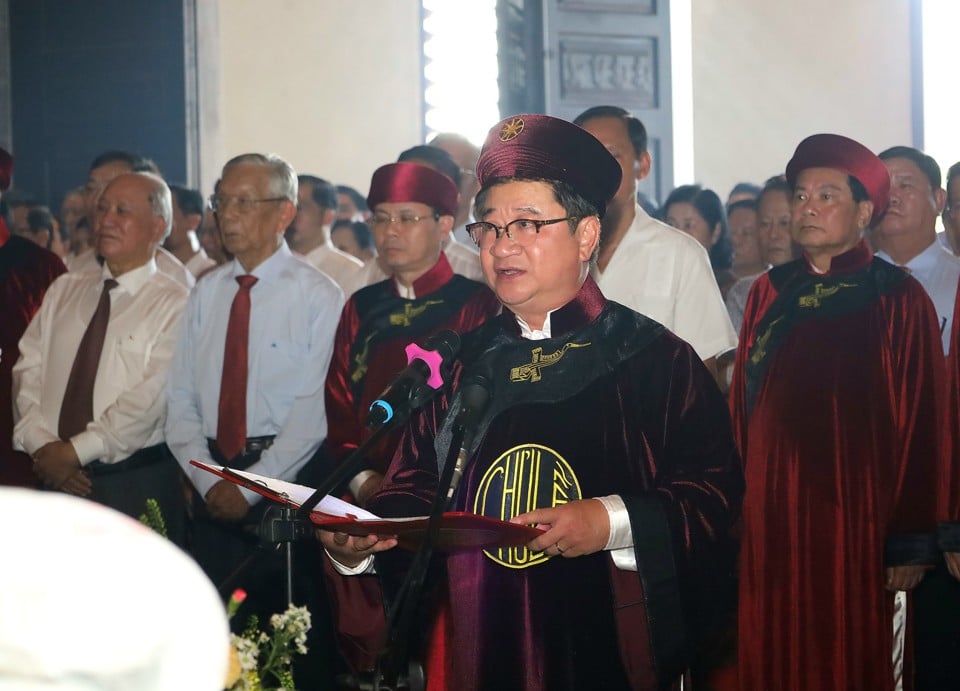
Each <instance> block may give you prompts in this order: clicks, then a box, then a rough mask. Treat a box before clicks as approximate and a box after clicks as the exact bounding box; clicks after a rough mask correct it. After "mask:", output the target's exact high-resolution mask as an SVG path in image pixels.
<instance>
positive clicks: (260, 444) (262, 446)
mask: <svg viewBox="0 0 960 691" xmlns="http://www.w3.org/2000/svg"><path fill="white" fill-rule="evenodd" d="M271 446H273V439H269V438H266V439H248V440H247V443H246V452H247V453H257V452H258V451H266V450H267V449H269V448H270V447H271Z"/></svg>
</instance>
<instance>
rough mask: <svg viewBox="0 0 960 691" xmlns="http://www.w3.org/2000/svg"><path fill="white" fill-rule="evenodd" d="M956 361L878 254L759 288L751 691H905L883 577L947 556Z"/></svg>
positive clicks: (744, 407) (798, 266) (747, 634)
mask: <svg viewBox="0 0 960 691" xmlns="http://www.w3.org/2000/svg"><path fill="white" fill-rule="evenodd" d="M943 361H944V358H943V349H942V347H941V344H940V336H939V330H938V324H937V318H936V315H935V313H934V309H933V306H932V304H931V302H930V300H929V298H928V297H927V295H926V293H925V292H924V290H923V288H922V286H921V285H920V284H919V283H918V282H917V281H916V280H914V279H913V278H911V277H909V276H907V275H906V274H905V273H904V272H902V271H901V270H900V269H897V268H895V267H892V266H890V265H889V264H887V263H886V262H882V261H880V260H877V259H873V257H872V255H871V253H870V250H869V249H868V248H867V247H866V245H865V244H864V243H860V244H859V245H858V246H857V247H855V248H854V249H852V250H850V251H848V252H846V253H844V254H842V255H839V256H837V257H834V258H833V262H832V265H831V269H830V271H829V273H827V274H825V275H818V274H816V273H814V272H813V271H812V270H811V269H810V267H809V264H808V263H807V261H806V260H805V259H801V260H798V261H796V262H791V263H789V264H786V265H784V266H781V267H777V268H775V269H773V270H771V271H770V272H769V273H768V274H766V275H764V276H761V277H760V278H759V279H758V280H757V282H756V283H755V284H754V286H753V288H752V290H751V292H750V297H749V298H748V301H747V306H746V311H745V315H744V323H743V329H742V331H741V341H740V346H739V349H738V353H737V369H736V374H735V377H734V382H733V388H732V390H731V399H732V406H733V418H734V426H735V430H736V432H737V435H738V441H739V443H740V450H741V453H742V456H743V458H744V463H745V476H746V482H747V492H746V496H745V498H744V504H743V537H742V545H741V556H740V603H739V619H740V621H739V663H738V672H739V682H740V688H743V689H777V690H778V691H781V690H783V691H789V690H791V689H796V690H797V691H801V690H802V691H815V690H817V689H824V690H826V689H870V690H871V691H883V690H885V689H893V669H892V664H891V655H892V638H893V634H892V614H893V593H889V592H887V591H886V590H885V589H884V587H883V583H884V578H885V574H884V568H885V567H886V566H895V565H902V564H927V563H932V562H933V561H934V560H935V559H936V550H935V545H932V544H931V540H930V534H931V533H932V531H933V530H934V528H935V523H936V520H937V518H938V517H939V514H940V513H941V511H942V508H940V502H939V501H938V483H939V482H940V477H941V475H940V472H941V470H942V458H941V437H942V429H941V426H940V425H941V421H942V416H941V414H940V412H941V408H940V403H941V401H942V382H943V379H944V370H943ZM904 681H905V682H906V688H909V687H910V680H909V679H905V680H904Z"/></svg>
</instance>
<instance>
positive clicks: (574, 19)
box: [543, 0, 673, 201]
mask: <svg viewBox="0 0 960 691" xmlns="http://www.w3.org/2000/svg"><path fill="white" fill-rule="evenodd" d="M669 4H670V3H669V1H668V0H544V2H543V29H544V31H543V38H544V40H543V45H544V48H545V50H544V68H543V74H544V95H545V98H544V111H545V112H546V113H548V114H550V115H555V116H557V117H562V118H565V119H567V120H572V119H573V118H575V117H576V116H577V115H579V114H580V113H581V112H583V111H584V110H586V109H587V108H589V107H591V106H597V105H614V106H620V107H622V108H625V109H627V110H629V111H630V112H631V113H633V114H634V115H635V116H637V117H638V118H640V120H642V121H643V124H644V125H646V128H647V134H648V136H649V145H648V146H649V150H650V154H651V156H652V157H653V169H652V171H651V173H650V175H649V176H648V177H647V178H646V179H645V180H643V181H642V182H641V183H640V191H641V192H643V193H645V194H647V195H648V196H650V197H652V198H653V199H654V200H655V201H662V200H663V199H664V198H665V197H666V195H667V193H668V192H669V191H670V189H669V188H670V186H671V185H672V181H673V158H672V139H673V126H672V110H671V101H672V99H671V88H670V86H671V84H670V70H671V65H670V16H669Z"/></svg>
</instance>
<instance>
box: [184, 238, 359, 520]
mask: <svg viewBox="0 0 960 691" xmlns="http://www.w3.org/2000/svg"><path fill="white" fill-rule="evenodd" d="M245 273H246V272H245V271H244V269H243V267H242V266H241V265H240V263H239V262H238V261H236V260H234V261H232V262H230V263H229V264H225V265H223V266H221V267H219V268H217V269H215V270H213V271H211V272H210V273H208V274H207V275H206V276H204V278H203V280H202V281H200V282H199V283H198V284H197V287H196V288H195V289H194V291H193V294H192V295H191V296H190V302H189V304H188V306H187V313H186V317H185V318H184V328H183V331H182V333H181V336H180V341H179V342H178V344H177V348H176V353H175V355H174V359H173V366H172V369H171V374H170V383H169V387H168V390H167V426H166V435H167V445H168V446H169V447H170V450H171V451H172V452H173V455H174V456H176V458H177V460H178V461H179V462H180V465H181V466H182V467H183V469H184V471H185V472H186V474H187V476H188V477H189V478H190V480H191V481H192V482H193V485H194V487H196V489H197V491H198V492H199V493H200V495H201V496H206V494H207V492H208V491H209V490H210V488H211V487H213V485H214V484H216V483H217V482H218V481H219V478H218V477H216V476H215V475H212V474H210V473H208V472H206V471H203V470H200V469H198V468H195V467H194V466H191V465H190V461H191V460H197V461H203V462H205V463H212V459H211V457H210V452H209V450H208V449H207V439H215V438H216V436H217V415H218V407H219V401H220V379H221V373H222V370H223V351H224V341H225V340H226V334H227V322H228V320H229V317H230V306H231V305H232V304H233V298H234V296H235V295H236V293H237V289H238V285H237V282H236V280H235V279H236V277H237V276H241V275H243V274H245ZM251 273H252V275H254V276H256V277H257V278H258V279H259V280H258V281H257V283H256V284H255V285H254V286H253V288H252V289H251V290H250V303H251V304H250V340H249V346H248V370H247V437H263V436H268V435H276V439H275V440H274V442H273V445H272V446H271V447H270V448H269V449H267V450H266V451H264V452H263V455H262V456H261V457H260V460H259V461H258V462H257V463H255V464H254V465H252V466H250V468H249V470H250V472H252V473H257V474H259V475H266V476H268V477H272V478H277V479H280V480H292V479H293V478H294V476H295V475H296V473H297V471H298V470H299V469H300V468H301V467H303V465H304V464H305V463H306V462H307V461H308V460H309V459H310V457H311V456H313V454H314V453H315V452H316V450H317V448H318V447H319V446H320V442H321V441H322V440H323V438H324V437H325V436H326V434H327V418H326V411H325V409H324V400H323V383H324V380H325V378H326V374H327V367H328V365H329V364H330V356H331V354H332V353H333V337H334V332H335V331H336V328H337V320H338V319H339V317H340V311H341V309H342V308H343V292H342V291H341V290H340V288H338V287H337V285H336V284H335V283H334V282H333V281H332V280H331V279H330V277H329V276H327V275H326V274H324V273H322V272H320V271H318V270H317V269H315V268H314V267H312V266H311V265H310V264H308V263H307V262H305V261H304V260H303V259H301V258H299V257H295V256H293V254H292V253H291V252H290V249H289V248H288V247H287V245H286V243H285V242H284V243H281V245H280V247H279V249H278V250H277V251H276V252H274V253H273V255H271V256H270V258H269V259H267V260H266V261H264V262H263V263H262V264H260V265H259V266H257V267H256V268H255V269H254V270H253V271H252V272H251ZM241 491H242V492H243V494H244V496H245V497H246V498H247V501H248V502H250V503H251V504H253V503H254V502H256V501H259V500H260V495H258V494H256V493H254V492H250V491H249V490H241Z"/></svg>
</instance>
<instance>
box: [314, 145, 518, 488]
mask: <svg viewBox="0 0 960 691" xmlns="http://www.w3.org/2000/svg"><path fill="white" fill-rule="evenodd" d="M457 196H458V192H457V188H456V186H455V185H454V184H453V181H451V180H450V178H448V177H447V176H446V175H443V174H441V173H438V172H437V171H435V170H432V169H431V168H428V167H426V166H422V165H419V164H417V163H392V164H389V165H385V166H382V167H380V168H379V169H377V171H376V172H374V174H373V179H372V180H371V182H370V195H369V196H368V197H367V203H368V205H369V206H370V208H371V209H373V215H372V216H371V217H370V221H369V222H370V227H371V228H372V229H373V234H374V238H375V240H376V243H377V252H378V253H379V255H380V260H381V263H382V265H383V266H384V267H386V268H388V269H389V270H390V272H391V274H392V275H391V277H390V278H388V279H386V280H383V281H380V282H379V283H375V284H373V285H371V286H367V287H366V288H363V289H361V290H358V291H357V292H356V293H354V294H353V295H352V296H351V297H350V299H349V300H347V304H346V305H344V308H343V312H342V314H341V316H340V323H339V325H338V326H337V335H336V338H335V341H334V349H333V359H332V360H331V362H330V369H329V370H328V373H327V381H326V392H325V395H326V406H327V421H328V430H329V431H328V433H327V440H326V442H325V445H324V448H325V451H326V452H327V454H328V455H329V456H330V457H331V460H332V461H333V462H335V463H336V462H339V461H342V460H343V459H344V458H345V457H346V456H347V455H349V454H350V453H351V452H352V451H353V450H355V449H356V448H357V447H358V446H359V445H360V444H362V443H363V442H364V441H366V440H367V439H369V438H370V436H371V435H372V433H373V432H372V431H371V430H369V429H367V428H366V427H365V426H364V423H365V421H366V418H367V411H368V410H369V409H370V404H371V403H373V401H374V400H376V399H377V397H378V396H379V395H380V394H381V393H382V392H383V390H384V389H385V388H386V387H387V385H388V384H389V383H390V382H391V381H392V380H393V378H394V377H395V376H396V375H397V374H398V373H399V372H400V371H401V370H402V369H403V368H404V367H406V366H407V356H406V353H405V350H404V349H405V347H406V346H407V345H408V344H410V343H412V342H417V343H422V342H423V341H424V340H426V339H427V338H429V337H430V336H433V335H434V334H436V333H438V332H440V331H444V330H447V329H452V330H454V331H457V332H466V331H470V330H471V329H474V328H476V327H477V326H479V325H480V324H482V323H483V322H485V321H486V320H487V319H488V318H489V317H491V316H492V315H494V314H496V313H497V312H498V311H499V309H500V304H499V303H498V302H497V299H496V297H495V296H494V295H493V293H491V292H490V290H489V289H488V288H487V287H486V286H484V285H483V284H482V283H477V282H476V281H471V280H469V279H466V278H464V277H463V276H459V275H455V274H454V273H453V269H451V268H450V263H449V262H448V261H447V257H446V255H445V254H444V253H443V252H442V251H441V245H442V243H443V241H444V240H445V239H446V238H447V237H448V236H449V235H450V232H451V230H452V229H453V218H454V215H455V214H456V211H457ZM399 439H400V433H399V430H396V431H394V432H393V433H392V434H388V435H386V436H385V437H383V438H381V440H380V442H379V443H378V444H376V446H375V447H374V448H372V449H370V451H369V453H368V454H367V455H366V466H365V468H363V469H361V471H360V472H358V473H357V475H356V476H355V477H354V478H353V479H352V480H351V481H350V491H351V493H352V494H353V496H354V497H356V498H357V499H358V501H360V502H361V503H362V502H363V501H364V500H365V499H366V498H367V497H368V496H370V495H371V494H372V493H373V492H374V491H375V490H376V488H377V487H379V485H380V481H381V479H382V477H383V473H384V472H385V471H386V469H387V466H388V465H389V463H390V459H391V458H392V457H393V452H394V450H395V449H396V447H397V443H398V442H399Z"/></svg>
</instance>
